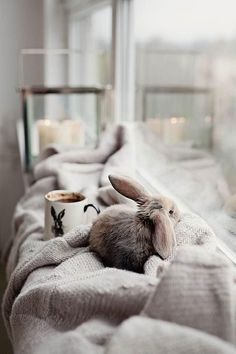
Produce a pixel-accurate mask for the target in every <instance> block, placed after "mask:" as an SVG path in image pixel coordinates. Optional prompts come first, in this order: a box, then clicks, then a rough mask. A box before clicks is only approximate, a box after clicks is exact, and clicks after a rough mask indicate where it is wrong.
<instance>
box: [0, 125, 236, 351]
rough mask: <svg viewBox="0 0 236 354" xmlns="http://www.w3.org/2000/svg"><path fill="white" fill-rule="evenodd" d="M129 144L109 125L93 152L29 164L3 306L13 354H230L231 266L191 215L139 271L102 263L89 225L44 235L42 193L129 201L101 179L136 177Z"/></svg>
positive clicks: (126, 137)
mask: <svg viewBox="0 0 236 354" xmlns="http://www.w3.org/2000/svg"><path fill="white" fill-rule="evenodd" d="M130 141H131V140H130V134H129V131H127V129H125V128H124V127H117V128H115V129H114V130H113V131H112V132H111V131H109V132H107V134H106V135H105V136H104V137H103V139H102V144H101V145H100V146H99V147H98V149H96V150H94V151H93V150H90V151H87V150H82V151H81V150H80V151H76V150H75V151H70V152H69V151H68V152H62V153H58V154H52V155H51V153H52V152H53V151H51V152H50V153H49V155H51V156H47V159H43V160H42V161H41V162H39V163H38V164H37V165H36V167H35V171H34V177H35V182H34V184H33V185H32V186H31V187H30V188H29V189H28V191H27V192H26V194H25V196H24V197H23V198H22V199H21V201H20V202H19V203H18V205H17V207H16V211H15V215H14V239H13V243H12V247H11V251H10V254H9V257H8V262H7V275H8V287H7V289H6V293H5V296H4V301H3V306H2V308H3V315H4V320H5V324H6V327H7V330H8V334H9V337H10V338H11V341H12V344H13V347H14V352H15V353H26V354H27V353H59V354H60V353H203V352H204V353H235V348H234V344H235V323H236V321H235V319H236V315H235V313H236V312H235V299H236V296H235V295H236V286H235V285H236V284H235V282H236V276H235V269H234V268H233V266H232V264H230V263H229V262H228V261H227V260H226V258H224V257H223V256H222V255H220V254H218V253H217V252H216V247H215V235H214V232H213V231H212V229H211V228H210V227H209V226H208V225H207V224H206V223H205V222H204V221H203V220H202V219H201V218H200V217H199V216H197V215H195V214H192V213H183V214H182V218H181V221H180V222H179V223H178V225H177V227H176V229H175V232H176V237H177V243H178V247H177V252H176V255H175V257H174V259H173V260H172V261H171V262H169V261H162V260H161V259H160V258H158V257H157V256H152V257H150V258H149V259H148V261H147V262H146V264H145V267H144V274H137V273H134V272H129V271H125V270H119V269H115V268H105V267H104V265H103V264H102V262H101V260H100V259H99V257H98V256H97V255H96V254H94V253H92V252H91V251H90V250H89V244H88V233H89V229H90V225H78V227H77V228H75V229H74V230H72V231H70V232H69V233H68V234H66V235H65V236H64V237H59V238H55V239H51V240H48V241H44V240H43V232H44V225H43V219H44V218H43V214H44V195H45V194H46V193H47V192H49V191H50V190H53V189H56V188H69V189H71V188H73V189H76V190H78V191H82V192H83V193H85V194H86V195H88V196H89V198H90V199H91V200H96V202H99V203H100V206H101V208H104V207H106V206H108V205H111V204H114V203H126V202H127V201H126V200H125V199H124V198H121V197H120V196H118V194H117V193H116V192H114V191H113V189H112V188H110V187H109V184H108V179H107V175H108V174H109V173H111V172H116V173H117V172H119V173H124V174H131V175H133V174H134V173H135V170H134V168H133V167H134V164H133V161H132V159H133V148H132V144H131V143H130ZM88 181H89V184H88Z"/></svg>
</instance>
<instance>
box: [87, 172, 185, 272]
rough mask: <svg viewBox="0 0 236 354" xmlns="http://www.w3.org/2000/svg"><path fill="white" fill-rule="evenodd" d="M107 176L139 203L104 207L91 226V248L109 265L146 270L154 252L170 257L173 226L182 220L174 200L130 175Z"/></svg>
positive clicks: (119, 189) (116, 186)
mask: <svg viewBox="0 0 236 354" xmlns="http://www.w3.org/2000/svg"><path fill="white" fill-rule="evenodd" d="M108 178H109V180H110V182H111V184H112V186H113V188H114V189H115V190H116V191H117V192H119V193H120V194H122V195H123V196H125V197H127V198H130V199H132V200H134V201H135V202H136V203H137V208H136V209H135V208H133V207H130V206H126V205H115V206H111V207H108V208H107V209H106V210H105V211H103V212H102V214H100V216H99V217H98V218H97V219H96V221H95V222H94V223H93V225H92V227H91V229H90V233H89V243H90V250H91V251H94V252H96V253H97V254H98V255H99V256H100V257H101V259H102V261H103V263H104V264H105V265H106V266H108V267H116V268H120V269H126V270H131V271H135V272H138V273H142V272H143V266H144V263H145V262H146V260H147V259H148V258H149V256H151V255H154V254H156V255H158V256H159V257H160V258H162V259H166V258H169V257H171V256H172V254H173V252H174V249H175V246H176V237H175V232H174V226H175V225H176V223H177V222H178V221H179V220H180V211H179V209H178V208H177V206H176V205H175V203H174V202H173V201H172V200H171V199H169V198H167V197H164V196H156V197H153V196H151V195H150V194H149V193H148V192H147V191H146V190H145V189H144V188H143V186H141V185H140V184H139V183H138V182H136V181H134V180H133V179H132V178H130V177H126V176H116V175H109V176H108Z"/></svg>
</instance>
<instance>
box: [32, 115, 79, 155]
mask: <svg viewBox="0 0 236 354" xmlns="http://www.w3.org/2000/svg"><path fill="white" fill-rule="evenodd" d="M37 129H38V137H39V139H38V140H39V150H40V151H42V150H43V149H44V148H45V147H46V146H47V145H49V144H53V143H58V144H62V145H72V144H78V145H80V146H83V145H84V130H83V129H82V124H81V123H80V122H78V121H73V120H69V119H66V120H63V121H57V120H50V119H41V120H38V122H37Z"/></svg>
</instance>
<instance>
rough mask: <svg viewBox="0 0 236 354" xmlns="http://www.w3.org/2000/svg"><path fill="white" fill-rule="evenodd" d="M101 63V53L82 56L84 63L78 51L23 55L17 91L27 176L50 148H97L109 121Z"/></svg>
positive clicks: (106, 83) (109, 100)
mask: <svg viewBox="0 0 236 354" xmlns="http://www.w3.org/2000/svg"><path fill="white" fill-rule="evenodd" d="M98 57H99V60H98ZM85 59H86V60H85ZM102 59H104V55H103V53H98V54H97V53H93V52H91V53H86V58H84V53H83V52H81V51H71V50H58V49H55V50H43V49H37V50H36V49H28V50H22V51H21V55H20V61H19V78H20V82H19V87H20V89H19V90H18V91H19V93H20V96H21V104H22V117H23V139H21V140H24V149H22V150H23V151H24V156H23V163H24V167H25V169H26V171H30V170H31V168H32V166H33V165H34V163H35V161H36V160H37V157H38V156H39V154H40V153H41V152H42V151H43V150H44V149H45V148H46V147H47V146H48V145H51V144H57V145H60V146H66V147H67V148H68V146H76V147H79V148H83V147H95V146H96V145H97V143H98V141H99V136H100V133H101V131H102V130H103V129H104V128H105V126H106V125H107V124H108V123H110V122H111V120H112V116H113V114H112V112H113V111H112V90H111V86H110V84H109V80H108V79H106V80H105V79H104V78H103V76H104V75H105V74H104V71H105V73H106V72H107V71H108V68H107V67H106V66H104V65H103V66H101V65H100V64H101V61H102ZM102 63H103V62H102ZM87 73H89V74H90V75H87ZM103 74H104V75H103ZM104 77H106V75H105V76H104ZM102 78H103V79H102ZM22 145H23V144H22Z"/></svg>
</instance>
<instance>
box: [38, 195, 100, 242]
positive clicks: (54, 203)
mask: <svg viewBox="0 0 236 354" xmlns="http://www.w3.org/2000/svg"><path fill="white" fill-rule="evenodd" d="M99 213H100V210H99V208H97V207H96V206H95V205H93V204H92V203H89V201H88V199H87V198H86V197H85V196H84V195H83V194H81V193H78V192H70V191H67V190H54V191H51V192H49V193H47V194H46V195H45V239H46V240H48V239H50V238H53V237H58V236H63V235H64V234H66V233H67V232H68V231H70V230H71V229H73V228H74V227H76V226H78V225H80V224H89V223H91V222H92V221H93V220H94V219H95V218H96V216H97V215H98V214H99Z"/></svg>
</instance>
